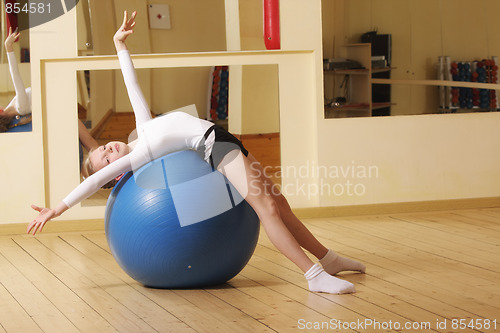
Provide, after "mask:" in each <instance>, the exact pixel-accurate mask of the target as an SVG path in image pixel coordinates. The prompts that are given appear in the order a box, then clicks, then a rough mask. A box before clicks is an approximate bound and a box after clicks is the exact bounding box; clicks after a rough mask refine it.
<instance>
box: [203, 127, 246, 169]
mask: <svg viewBox="0 0 500 333" xmlns="http://www.w3.org/2000/svg"><path fill="white" fill-rule="evenodd" d="M212 132H215V142H214V145H213V147H212V153H211V154H210V165H211V166H212V168H213V169H214V170H215V169H217V167H218V166H219V164H220V162H221V161H222V160H223V159H224V157H225V156H226V155H227V154H229V153H230V152H231V151H233V150H240V151H241V152H242V153H243V155H245V156H247V157H248V150H246V149H245V147H244V146H243V144H242V143H241V141H240V140H238V139H237V138H236V137H235V136H234V135H232V134H231V133H229V132H228V131H226V130H225V129H224V128H223V127H221V126H219V125H213V126H212V127H210V128H209V129H208V130H207V131H206V132H205V140H206V139H208V136H209V135H210V134H211V133H212Z"/></svg>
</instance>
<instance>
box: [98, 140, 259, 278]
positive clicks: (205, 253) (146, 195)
mask: <svg viewBox="0 0 500 333" xmlns="http://www.w3.org/2000/svg"><path fill="white" fill-rule="evenodd" d="M259 228H260V224H259V219H258V217H257V215H256V214H255V212H254V211H253V209H252V208H251V207H250V205H249V204H248V203H247V202H246V201H245V200H243V198H241V196H240V195H239V193H238V192H237V191H236V190H235V189H234V188H233V186H232V185H231V184H230V183H229V182H228V181H227V179H226V178H225V177H224V176H223V175H222V174H221V173H219V172H217V171H213V170H212V168H211V166H210V165H209V164H208V163H206V162H205V161H204V160H203V159H202V158H201V157H200V156H199V155H198V153H196V152H194V151H190V150H187V151H181V152H176V153H172V154H169V155H166V156H164V157H162V158H160V159H157V160H154V161H152V162H150V163H148V164H146V165H144V166H143V167H141V168H139V169H138V170H136V171H134V172H129V173H127V174H126V175H125V176H124V177H123V178H122V179H121V180H120V181H119V182H118V183H117V184H116V186H115V188H114V189H113V191H112V192H111V195H110V197H109V199H108V202H107V205H106V213H105V231H106V238H107V241H108V244H109V247H110V249H111V253H112V254H113V256H114V258H115V259H116V261H117V262H118V264H119V265H120V266H121V267H122V268H123V270H124V271H125V272H126V273H127V274H128V275H130V276H131V277H132V278H133V279H135V280H136V281H138V282H140V283H142V284H143V285H145V286H148V287H153V288H197V287H204V286H210V285H217V284H221V283H224V282H226V281H228V280H230V279H231V278H233V277H234V276H236V275H237V274H238V273H239V272H240V271H241V270H242V269H243V268H244V267H245V265H246V264H247V263H248V261H249V260H250V257H251V256H252V254H253V252H254V250H255V246H256V244H257V240H258V237H259Z"/></svg>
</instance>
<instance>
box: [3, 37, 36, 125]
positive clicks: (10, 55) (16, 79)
mask: <svg viewBox="0 0 500 333" xmlns="http://www.w3.org/2000/svg"><path fill="white" fill-rule="evenodd" d="M19 35H20V33H19V32H17V29H16V30H15V31H14V32H12V28H9V36H7V38H6V39H5V50H6V51H7V59H8V61H9V69H10V75H11V77H12V82H13V83H14V89H15V91H16V97H14V98H13V99H12V101H11V102H10V103H9V105H7V107H5V109H3V110H2V109H1V108H0V133H1V132H6V131H7V130H8V129H9V128H11V127H14V126H19V125H22V124H26V123H28V122H30V121H31V116H29V114H30V113H31V88H26V89H25V88H24V84H23V80H22V79H21V74H19V68H18V67H17V61H16V55H15V54H14V48H13V47H12V45H13V44H14V42H15V41H16V40H17V38H19ZM23 116H25V117H23ZM20 117H23V119H21V121H20V122H19V123H17V124H15V125H13V124H12V121H13V120H14V118H17V119H19V118H20Z"/></svg>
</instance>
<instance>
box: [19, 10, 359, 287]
mask: <svg viewBox="0 0 500 333" xmlns="http://www.w3.org/2000/svg"><path fill="white" fill-rule="evenodd" d="M135 15H136V12H134V13H132V15H131V17H130V19H128V15H127V12H125V13H124V18H123V24H122V26H121V27H120V29H119V30H118V31H117V32H116V34H115V36H114V38H113V40H114V43H115V46H116V50H117V53H118V58H119V61H120V66H121V69H122V73H123V77H124V80H125V84H126V87H127V91H128V94H129V98H130V101H131V103H132V107H133V109H134V114H135V116H136V126H137V133H138V140H137V143H136V144H129V145H127V144H125V143H123V142H110V143H108V144H106V145H104V146H100V147H99V148H98V149H96V150H94V151H93V152H92V153H91V154H90V164H89V168H90V169H91V170H89V171H91V172H95V173H94V174H93V175H91V176H89V177H88V178H86V179H85V181H83V182H82V183H81V184H80V185H79V186H78V187H77V188H76V189H75V190H74V191H72V192H71V193H70V194H69V195H68V196H67V197H66V198H65V199H64V200H63V201H62V202H61V203H60V204H59V205H58V206H57V207H56V208H55V209H50V208H41V207H37V206H34V205H33V206H32V208H33V209H35V210H37V211H39V212H40V213H39V215H38V217H37V218H36V219H34V220H33V221H32V222H31V223H30V224H29V225H28V229H27V232H28V233H30V232H33V234H35V233H36V232H37V231H41V230H42V229H43V227H44V225H45V224H46V223H47V221H49V220H50V219H52V218H53V217H56V216H59V215H61V214H62V213H63V212H64V211H66V210H67V209H68V208H69V207H71V206H72V205H74V204H76V203H78V202H79V201H81V200H83V199H85V198H86V197H88V196H89V195H91V194H92V193H93V192H95V191H97V190H98V189H99V188H100V187H101V186H102V185H104V184H105V183H107V182H108V181H109V180H112V179H113V178H115V177H116V176H117V175H121V174H123V173H124V172H127V171H130V170H132V169H135V168H136V167H140V166H141V165H144V164H146V163H148V162H149V161H151V160H152V159H155V158H158V157H161V156H164V155H166V154H169V153H171V152H174V151H179V150H186V149H194V150H197V151H200V150H201V151H202V152H203V153H204V156H205V160H206V161H207V162H209V163H211V164H212V166H213V167H215V168H217V170H219V171H220V172H222V173H224V175H226V177H227V178H228V179H229V181H230V182H231V183H232V184H233V185H234V186H235V188H236V189H237V190H238V192H240V194H241V195H242V196H243V197H244V198H245V199H246V201H247V202H248V203H249V204H250V205H251V206H252V207H253V209H254V210H255V212H256V213H257V215H258V216H259V218H260V221H261V223H262V225H263V227H264V230H265V231H266V233H267V235H268V236H269V238H270V240H271V241H272V243H273V244H274V245H275V246H276V248H277V249H278V250H279V251H280V252H281V253H283V254H284V255H285V256H286V257H287V258H289V259H290V260H291V261H292V262H294V263H295V264H296V265H297V266H298V267H299V268H300V269H301V270H302V271H303V272H304V275H305V277H306V279H307V281H308V285H309V289H310V290H311V291H314V292H327V293H334V294H343V293H352V292H354V291H355V289H354V285H353V284H351V283H350V282H347V281H344V280H341V279H338V278H336V277H334V276H333V275H335V274H337V273H338V272H341V271H347V270H349V271H359V272H364V271H365V266H364V265H363V264H362V263H359V262H356V261H354V260H351V259H348V258H343V257H341V256H339V255H338V254H336V253H335V252H333V251H331V250H329V249H327V248H326V247H324V246H323V245H322V244H321V243H320V242H319V241H318V240H317V239H316V238H315V237H314V236H313V235H312V234H311V233H310V232H309V230H307V228H306V227H305V226H304V225H303V224H302V222H301V221H300V220H299V219H298V218H297V217H296V216H295V215H294V214H293V212H292V210H291V208H290V206H289V205H288V203H287V201H286V199H285V198H284V197H283V195H281V194H276V190H275V189H274V190H273V189H272V188H271V187H272V182H271V180H270V179H269V178H268V177H267V176H266V175H265V172H264V170H263V169H262V167H261V166H260V164H259V163H258V162H257V161H256V160H255V158H254V157H253V156H252V155H251V154H250V153H248V151H247V150H246V149H245V148H244V147H243V145H242V144H241V142H239V141H238V140H237V139H236V138H235V137H234V136H232V135H231V134H229V133H228V132H226V131H225V130H223V129H222V128H220V127H217V126H214V125H213V124H212V123H210V122H208V121H206V120H202V119H198V118H195V117H192V116H190V115H188V114H186V113H183V112H173V113H169V114H167V115H164V116H162V117H157V118H154V119H151V113H150V110H149V107H148V105H147V104H146V102H145V99H144V96H143V94H142V91H141V89H140V88H139V86H138V83H137V79H136V74H135V70H134V67H133V64H132V61H131V59H130V55H129V53H128V49H127V47H126V45H125V40H126V38H127V37H128V36H129V35H130V34H132V33H133V31H132V28H133V27H134V25H135V22H134V19H135ZM221 143H223V144H221ZM219 147H222V148H221V149H219ZM228 147H229V148H228ZM302 248H304V249H306V250H308V251H309V252H311V253H312V254H313V255H314V256H315V257H316V258H318V259H320V264H321V265H319V264H315V263H313V262H312V261H311V259H309V257H308V256H307V255H306V254H305V252H304V251H303V250H302Z"/></svg>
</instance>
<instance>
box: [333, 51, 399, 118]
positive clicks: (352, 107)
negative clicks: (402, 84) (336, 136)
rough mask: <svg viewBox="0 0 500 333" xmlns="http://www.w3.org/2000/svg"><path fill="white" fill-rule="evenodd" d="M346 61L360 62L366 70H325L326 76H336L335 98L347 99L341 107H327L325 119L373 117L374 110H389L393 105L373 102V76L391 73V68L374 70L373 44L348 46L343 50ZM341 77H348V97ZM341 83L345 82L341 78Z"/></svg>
mask: <svg viewBox="0 0 500 333" xmlns="http://www.w3.org/2000/svg"><path fill="white" fill-rule="evenodd" d="M343 51H344V55H343V57H344V58H346V59H351V60H356V61H358V62H359V63H360V64H361V65H362V66H363V67H364V69H350V70H349V69H342V70H325V71H324V74H325V76H326V75H334V78H333V80H334V82H335V84H334V88H333V89H334V91H333V95H334V97H345V98H346V100H347V102H346V103H345V104H343V105H339V106H325V118H346V117H371V116H372V115H373V110H377V109H382V108H387V107H389V106H391V105H392V103H389V102H387V103H374V102H373V101H372V84H373V83H374V82H373V79H372V74H374V73H383V72H389V71H391V68H390V67H387V68H375V69H372V62H371V44H370V43H359V44H350V45H346V46H344V48H343ZM340 76H344V77H345V76H348V80H347V81H346V82H347V84H348V87H347V89H346V90H347V92H348V94H347V96H343V95H344V94H342V93H341V91H340V89H341V88H340V85H339V84H337V82H339V77H340ZM340 81H343V79H342V78H341V79H340Z"/></svg>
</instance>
